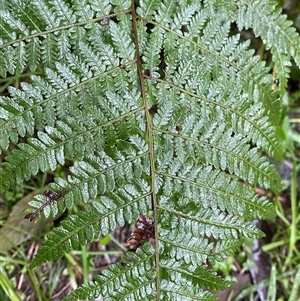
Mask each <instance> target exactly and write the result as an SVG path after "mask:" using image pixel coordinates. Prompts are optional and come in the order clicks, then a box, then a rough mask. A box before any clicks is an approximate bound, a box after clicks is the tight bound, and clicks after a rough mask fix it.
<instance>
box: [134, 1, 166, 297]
mask: <svg viewBox="0 0 300 301" xmlns="http://www.w3.org/2000/svg"><path fill="white" fill-rule="evenodd" d="M131 14H132V25H133V33H134V44H135V49H136V60H137V71H138V75H139V79H140V85H141V93H142V98H143V103H144V110H145V114H146V123H147V132H148V143H149V156H150V158H149V159H150V175H151V188H152V210H153V212H154V217H155V218H157V217H158V208H157V200H156V194H155V193H154V191H155V166H154V145H153V144H154V142H153V134H152V131H153V128H152V120H151V116H150V112H149V110H148V106H147V96H146V90H145V78H144V73H143V70H142V62H141V57H140V51H139V40H138V27H137V15H136V12H135V5H134V0H132V1H131ZM157 224H158V221H157V220H156V221H155V223H154V227H155V236H154V241H155V261H156V265H155V269H156V273H155V274H156V298H157V300H159V299H160V288H161V285H160V277H159V275H160V266H159V262H160V259H159V245H158V228H157Z"/></svg>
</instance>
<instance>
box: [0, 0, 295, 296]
mask: <svg viewBox="0 0 300 301" xmlns="http://www.w3.org/2000/svg"><path fill="white" fill-rule="evenodd" d="M225 2H226V3H227V4H226V5H225ZM258 2H259V4H257V3H256V2H255V3H253V1H246V0H245V1H231V2H230V5H229V4H228V1H203V2H201V1H199V2H197V3H192V4H191V3H190V1H185V0H180V1H172V0H168V1H158V0H152V1H148V0H141V1H132V3H131V1H128V0H127V1H126V0H111V1H108V0H106V1H102V0H101V1H89V0H80V1H79V0H78V1H77V0H75V1H67V0H34V1H29V2H28V3H27V2H25V1H20V0H12V1H10V2H9V3H8V2H5V5H4V4H3V6H2V10H1V11H0V18H1V20H2V22H1V23H0V27H1V30H0V37H1V44H0V52H1V53H0V56H1V59H0V74H1V76H3V77H6V76H7V75H9V74H16V73H22V72H25V71H30V72H31V73H36V74H32V76H31V82H30V83H22V84H21V87H20V88H19V89H17V88H13V87H10V88H9V93H10V95H9V96H7V97H1V98H0V148H1V149H2V150H7V149H8V147H9V146H10V145H13V146H15V147H13V148H14V149H13V150H12V151H11V153H10V154H9V155H7V157H6V162H5V163H3V164H2V166H1V169H0V192H3V191H5V190H8V189H10V188H13V187H15V186H16V185H19V184H21V183H23V181H26V180H28V179H30V178H31V177H32V176H33V175H36V174H37V173H38V172H39V171H47V170H52V171H53V170H55V169H56V168H57V166H58V165H59V164H60V165H64V164H65V162H66V160H71V161H72V162H74V165H73V166H72V167H71V168H70V172H71V175H70V176H69V177H68V178H56V179H55V182H54V183H52V185H51V188H52V189H53V190H54V191H57V192H61V191H64V192H65V193H64V195H63V197H62V199H61V200H59V201H58V202H57V203H55V202H54V203H52V204H51V205H49V206H46V207H45V208H44V210H43V212H44V214H45V215H46V216H49V215H50V214H53V215H55V214H56V213H57V212H58V211H63V210H65V209H66V208H71V207H72V206H73V204H74V203H83V204H84V208H85V210H84V211H83V212H79V213H78V214H77V215H74V216H71V217H70V218H69V219H68V220H66V221H64V222H62V224H61V226H60V227H58V228H55V229H54V230H53V231H52V232H51V233H50V234H49V235H48V237H47V240H46V241H45V243H44V245H43V246H42V247H41V248H40V250H39V252H38V254H37V255H36V257H35V258H34V260H33V262H32V263H31V267H35V266H37V265H38V264H41V263H42V262H45V261H47V260H54V259H56V258H58V257H59V256H61V255H62V254H63V252H69V251H71V250H73V249H75V248H77V247H78V246H80V245H82V244H86V243H87V242H91V241H93V240H95V239H98V238H99V236H100V235H105V234H107V233H109V232H110V231H112V230H113V229H114V228H115V227H116V225H124V224H125V222H133V221H134V220H136V219H137V217H138V216H139V214H146V213H149V212H152V215H153V218H154V220H155V227H156V229H155V230H156V231H155V233H156V236H155V242H154V246H151V245H149V244H145V245H144V246H142V248H141V249H138V250H137V252H136V253H135V254H133V253H130V254H128V255H126V256H125V257H124V259H123V261H124V263H126V265H125V266H124V265H122V266H119V265H114V266H111V267H109V268H108V270H107V271H105V272H103V273H102V274H101V275H99V276H97V277H96V278H95V280H94V282H90V283H89V284H88V285H85V286H83V287H82V288H79V289H78V290H77V291H75V292H74V293H72V294H71V295H70V296H69V297H68V298H67V300H76V299H77V298H80V299H89V298H95V297H97V296H99V295H102V296H103V297H105V298H106V299H105V300H118V301H119V300H214V296H213V294H212V293H210V292H208V291H207V289H209V290H212V291H213V290H218V289H223V288H225V287H226V286H227V285H228V284H229V283H228V282H226V281H224V280H222V279H221V278H219V277H217V276H216V275H215V274H214V273H212V272H211V271H209V270H208V269H207V266H206V263H207V262H208V261H209V262H214V261H216V260H222V259H223V258H225V257H226V256H227V255H228V254H230V253H232V252H233V251H234V250H236V249H237V248H238V247H239V246H240V245H241V243H242V242H243V240H244V238H245V237H254V236H256V237H257V236H261V235H262V233H261V232H260V231H258V230H257V229H256V228H254V227H253V226H252V225H251V223H250V221H251V220H253V219H255V218H270V217H272V216H273V215H274V210H273V206H272V204H271V203H270V202H269V201H268V200H267V198H265V197H259V196H257V195H256V194H255V192H254V190H253V187H254V186H256V185H258V186H260V187H263V188H266V189H271V190H274V191H275V192H277V191H278V190H279V189H280V178H279V176H278V174H277V172H276V170H275V168H274V167H273V166H272V165H271V164H270V163H269V162H268V160H267V158H266V156H263V154H264V155H269V156H273V157H276V158H280V157H281V145H280V143H279V142H278V139H277V137H276V132H275V125H276V124H278V120H279V114H280V96H282V93H283V89H284V83H285V82H286V77H287V75H288V69H287V66H288V65H289V62H290V59H291V57H292V58H294V60H295V62H296V63H297V64H298V65H300V59H299V57H300V55H299V47H298V46H299V37H298V36H297V35H296V33H295V32H294V30H293V29H292V28H291V27H290V25H291V24H290V23H289V22H288V21H286V20H285V18H284V17H282V15H281V14H280V13H279V11H277V10H276V9H275V7H274V5H273V4H272V2H271V1H269V0H264V1H258ZM270 20H271V22H272V24H273V26H271V27H270V26H269V21H270ZM233 22H236V24H237V26H238V27H239V29H242V28H252V29H253V31H254V33H255V34H256V35H257V36H260V37H262V39H263V40H265V43H266V46H267V48H268V49H271V52H272V54H273V60H274V62H275V65H276V69H277V73H278V76H279V77H280V80H281V86H280V88H278V89H277V90H272V88H271V86H272V83H273V78H272V76H271V75H270V70H269V68H268V67H266V66H265V64H264V62H262V61H261V60H260V58H259V57H257V56H255V55H254V52H253V51H252V50H249V49H248V46H249V43H247V42H241V41H240V38H239V36H238V35H232V34H231V26H232V23H233ZM21 138H22V139H21ZM23 138H25V139H23ZM43 201H45V197H43V196H38V197H36V199H35V200H34V201H33V202H32V203H31V205H32V206H33V207H39V206H40V205H41V204H42V203H43ZM116 287H118V289H117V290H116V289H115V288H116Z"/></svg>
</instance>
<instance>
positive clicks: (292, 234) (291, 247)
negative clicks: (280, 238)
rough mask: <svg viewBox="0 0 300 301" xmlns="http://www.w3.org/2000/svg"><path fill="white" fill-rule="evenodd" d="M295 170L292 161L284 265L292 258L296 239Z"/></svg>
mask: <svg viewBox="0 0 300 301" xmlns="http://www.w3.org/2000/svg"><path fill="white" fill-rule="evenodd" d="M297 170H298V167H297V166H296V164H295V163H294V168H293V170H292V178H291V210H292V212H291V213H292V220H291V225H290V239H289V252H288V256H287V258H286V261H285V267H287V266H288V265H289V263H290V261H291V259H292V256H293V253H294V248H295V246H296V241H297V211H298V208H297Z"/></svg>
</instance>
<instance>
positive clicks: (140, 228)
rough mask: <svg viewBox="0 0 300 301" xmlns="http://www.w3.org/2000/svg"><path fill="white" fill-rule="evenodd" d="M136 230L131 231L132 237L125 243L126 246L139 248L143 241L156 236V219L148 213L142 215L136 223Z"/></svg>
mask: <svg viewBox="0 0 300 301" xmlns="http://www.w3.org/2000/svg"><path fill="white" fill-rule="evenodd" d="M135 228H136V230H135V231H134V232H132V233H131V235H130V237H129V238H128V239H127V241H126V242H125V243H124V245H123V246H124V247H134V248H135V249H136V248H138V247H139V246H140V245H141V244H142V242H143V241H145V240H147V239H149V238H154V236H155V224H154V220H153V219H152V218H150V217H148V216H146V215H140V216H139V218H138V219H137V221H136V223H135Z"/></svg>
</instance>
